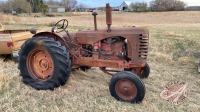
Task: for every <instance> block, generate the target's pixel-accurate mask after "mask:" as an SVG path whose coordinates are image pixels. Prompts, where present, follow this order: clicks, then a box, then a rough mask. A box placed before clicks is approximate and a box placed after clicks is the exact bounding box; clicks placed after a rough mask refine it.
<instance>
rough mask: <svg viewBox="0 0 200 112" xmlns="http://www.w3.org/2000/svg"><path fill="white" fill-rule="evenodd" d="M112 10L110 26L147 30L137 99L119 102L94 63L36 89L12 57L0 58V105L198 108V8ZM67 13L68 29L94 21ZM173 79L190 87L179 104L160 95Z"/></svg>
mask: <svg viewBox="0 0 200 112" xmlns="http://www.w3.org/2000/svg"><path fill="white" fill-rule="evenodd" d="M113 16H114V17H113V18H114V23H113V24H114V27H129V26H132V25H144V26H147V27H148V28H149V30H150V52H149V57H148V63H149V64H150V67H151V74H150V77H149V78H148V79H145V80H143V81H144V83H145V85H146V96H145V99H144V101H143V102H142V103H141V104H129V103H124V102H118V101H116V100H115V99H114V98H113V97H111V96H110V94H109V90H108V84H109V81H110V78H111V77H110V76H108V75H105V74H104V73H102V72H101V71H100V70H98V69H97V68H93V69H92V70H89V71H88V72H86V73H85V72H82V71H75V72H73V73H72V74H71V77H70V79H69V81H68V83H67V84H66V85H65V86H63V87H60V88H57V89H56V90H55V91H36V90H34V89H33V88H31V87H29V86H26V85H24V84H23V83H22V82H21V78H20V76H19V71H18V70H17V64H16V63H14V62H3V61H2V60H0V105H1V106H0V111H34V112H35V111H53V112H54V111H66V112H71V111H73V112H77V111H80V112H102V111H107V112H116V111H118V112H132V111H136V112H137V111H138V112H140V111H141V112H149V111H154V112H182V111H185V112H199V111H200V101H199V99H200V94H199V93H200V75H199V73H197V69H196V67H197V66H196V60H197V58H198V57H199V52H200V51H199V48H200V27H199V26H200V19H199V18H200V12H162V13H118V14H114V15H113ZM2 17H3V19H5V17H6V16H5V17H4V16H3V15H0V20H1V19H2ZM104 17H105V16H104V15H99V17H98V21H99V23H98V25H99V27H101V28H103V27H105V22H104V20H105V18H104ZM59 19H61V18H60V17H58V18H51V19H49V18H36V19H35V18H28V17H17V19H12V21H15V23H19V24H21V23H23V24H24V23H28V24H30V23H31V22H32V24H34V23H37V24H49V23H51V22H53V21H57V20H59ZM66 19H68V20H69V21H70V27H71V29H69V30H70V31H75V30H77V29H79V28H81V29H84V28H85V27H83V26H87V27H86V28H92V27H93V21H92V17H91V16H89V15H84V16H78V17H77V16H75V17H66ZM1 21H2V20H1ZM30 21H31V22H30ZM34 21H35V22H34ZM6 22H9V21H7V20H6ZM173 80H183V81H185V82H188V83H189V89H190V90H192V92H191V94H189V97H188V98H187V100H186V102H184V103H183V104H181V105H178V106H172V105H170V104H168V103H167V102H166V101H164V100H162V99H161V98H160V97H159V93H160V92H161V91H162V89H163V87H164V86H165V84H166V83H168V82H170V81H173Z"/></svg>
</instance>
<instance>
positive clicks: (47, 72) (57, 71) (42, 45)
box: [19, 37, 71, 90]
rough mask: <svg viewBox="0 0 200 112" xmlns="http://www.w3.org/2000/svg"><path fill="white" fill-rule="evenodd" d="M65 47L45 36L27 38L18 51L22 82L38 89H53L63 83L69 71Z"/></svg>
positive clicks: (68, 60)
mask: <svg viewBox="0 0 200 112" xmlns="http://www.w3.org/2000/svg"><path fill="white" fill-rule="evenodd" d="M70 67H71V61H70V58H69V53H68V52H67V50H66V48H65V47H64V46H62V45H61V44H60V43H59V42H57V41H55V40H53V39H50V38H46V37H33V38H31V39H29V40H27V41H26V42H25V43H24V44H23V45H22V48H21V50H20V52H19V70H20V73H21V76H22V79H23V82H24V83H25V84H27V85H30V86H32V87H33V88H35V89H38V90H46V89H50V90H53V89H54V88H56V87H59V86H60V85H64V84H65V83H66V82H67V80H68V78H69V75H70V72H71V68H70Z"/></svg>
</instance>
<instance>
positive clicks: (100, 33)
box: [76, 27, 149, 44]
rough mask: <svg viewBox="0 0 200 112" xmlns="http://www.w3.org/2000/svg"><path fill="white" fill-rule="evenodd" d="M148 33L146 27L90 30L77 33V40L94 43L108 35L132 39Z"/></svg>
mask: <svg viewBox="0 0 200 112" xmlns="http://www.w3.org/2000/svg"><path fill="white" fill-rule="evenodd" d="M148 34H149V31H148V30H147V29H146V28H145V27H132V28H123V29H122V28H121V29H112V30H111V32H108V31H107V30H90V31H79V32H78V33H77V34H76V37H77V38H76V40H77V42H78V43H79V44H94V43H96V42H98V41H100V40H103V39H105V38H108V37H124V38H126V39H128V40H131V39H130V38H135V37H137V36H139V35H146V36H148Z"/></svg>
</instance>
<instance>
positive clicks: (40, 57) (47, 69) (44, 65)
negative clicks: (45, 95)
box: [27, 50, 54, 80]
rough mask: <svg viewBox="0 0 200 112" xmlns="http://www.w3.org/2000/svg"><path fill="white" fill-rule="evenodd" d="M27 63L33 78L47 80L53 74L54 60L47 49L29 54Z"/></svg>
mask: <svg viewBox="0 0 200 112" xmlns="http://www.w3.org/2000/svg"><path fill="white" fill-rule="evenodd" d="M27 63H28V64H27V65H28V71H29V73H30V74H31V76H32V77H33V78H36V79H39V80H47V79H49V78H50V77H51V76H52V74H53V70H54V65H53V60H52V58H51V56H50V55H49V53H48V52H47V51H45V50H34V51H32V52H31V53H30V54H29V56H28V59H27Z"/></svg>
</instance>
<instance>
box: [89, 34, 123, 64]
mask: <svg viewBox="0 0 200 112" xmlns="http://www.w3.org/2000/svg"><path fill="white" fill-rule="evenodd" d="M93 52H95V53H97V54H98V55H99V58H100V59H108V60H121V59H124V58H125V56H126V54H127V53H126V43H125V39H123V38H120V37H111V38H106V39H103V40H101V41H100V42H97V43H95V44H94V46H93Z"/></svg>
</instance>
